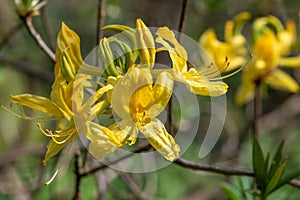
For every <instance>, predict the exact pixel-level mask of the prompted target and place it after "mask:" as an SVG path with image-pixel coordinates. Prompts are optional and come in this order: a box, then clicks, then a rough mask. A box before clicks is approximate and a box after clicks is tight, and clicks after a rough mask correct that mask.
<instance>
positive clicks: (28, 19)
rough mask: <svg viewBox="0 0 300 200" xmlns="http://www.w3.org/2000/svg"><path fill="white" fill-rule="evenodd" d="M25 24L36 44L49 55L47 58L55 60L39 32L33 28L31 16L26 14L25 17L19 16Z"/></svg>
mask: <svg viewBox="0 0 300 200" xmlns="http://www.w3.org/2000/svg"><path fill="white" fill-rule="evenodd" d="M21 19H22V20H23V22H24V23H25V25H26V28H27V30H28V31H29V33H30V35H31V36H32V37H33V38H34V39H35V42H36V43H37V45H38V46H39V47H40V48H41V49H42V50H43V51H44V52H45V53H46V54H47V55H48V56H49V58H50V59H51V60H52V61H53V62H55V54H54V53H53V52H52V50H51V49H50V48H49V47H48V45H47V44H46V43H45V42H44V40H43V39H42V37H41V36H40V34H39V33H38V32H37V31H36V30H35V28H34V26H33V24H32V17H31V16H27V17H25V18H21Z"/></svg>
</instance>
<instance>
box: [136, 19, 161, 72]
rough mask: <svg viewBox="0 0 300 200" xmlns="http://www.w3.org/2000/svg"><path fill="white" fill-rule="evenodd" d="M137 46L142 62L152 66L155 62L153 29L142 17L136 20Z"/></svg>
mask: <svg viewBox="0 0 300 200" xmlns="http://www.w3.org/2000/svg"><path fill="white" fill-rule="evenodd" d="M136 39H137V48H138V50H139V55H140V59H141V64H147V65H149V67H150V68H152V67H153V65H154V62H155V53H156V52H155V44H154V39H153V36H152V33H151V31H150V30H149V28H148V27H147V26H146V25H145V24H144V22H143V21H142V20H141V19H137V20H136Z"/></svg>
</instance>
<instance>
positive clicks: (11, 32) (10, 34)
mask: <svg viewBox="0 0 300 200" xmlns="http://www.w3.org/2000/svg"><path fill="white" fill-rule="evenodd" d="M22 26H23V23H21V22H20V23H18V24H17V25H15V26H14V27H12V28H11V29H10V30H9V31H8V32H7V33H6V34H5V36H4V38H3V40H2V42H1V43H0V49H2V48H3V47H4V46H5V45H6V43H7V42H8V41H9V40H10V38H12V37H13V36H14V35H15V34H16V33H17V32H18V31H19V30H20V29H21V28H22Z"/></svg>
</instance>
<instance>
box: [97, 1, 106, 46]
mask: <svg viewBox="0 0 300 200" xmlns="http://www.w3.org/2000/svg"><path fill="white" fill-rule="evenodd" d="M104 5H105V0H99V2H98V18H97V40H96V45H98V44H99V42H100V40H101V38H102V37H103V31H102V27H103V26H104V17H105V9H104Z"/></svg>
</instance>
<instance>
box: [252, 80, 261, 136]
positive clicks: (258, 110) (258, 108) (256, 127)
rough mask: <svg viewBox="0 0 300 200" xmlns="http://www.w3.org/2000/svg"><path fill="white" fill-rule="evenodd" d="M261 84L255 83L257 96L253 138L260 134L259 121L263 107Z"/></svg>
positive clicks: (255, 98)
mask: <svg viewBox="0 0 300 200" xmlns="http://www.w3.org/2000/svg"><path fill="white" fill-rule="evenodd" d="M261 103H262V102H261V82H260V81H256V82H255V96H254V114H253V117H254V119H253V136H257V135H258V133H259V120H260V117H261V114H262V105H261Z"/></svg>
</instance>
